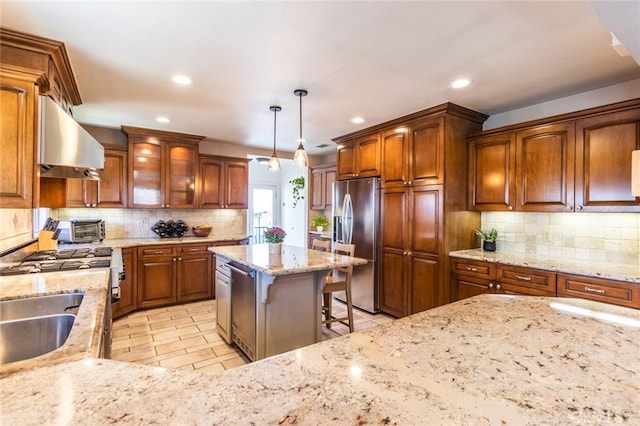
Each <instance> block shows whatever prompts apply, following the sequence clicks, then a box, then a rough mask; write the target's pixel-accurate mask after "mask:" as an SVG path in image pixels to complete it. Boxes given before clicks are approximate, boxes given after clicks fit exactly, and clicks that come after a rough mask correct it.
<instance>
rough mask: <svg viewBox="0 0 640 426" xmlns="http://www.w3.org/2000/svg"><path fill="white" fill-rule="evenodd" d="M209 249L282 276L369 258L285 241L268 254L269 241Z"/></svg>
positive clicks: (241, 262)
mask: <svg viewBox="0 0 640 426" xmlns="http://www.w3.org/2000/svg"><path fill="white" fill-rule="evenodd" d="M209 251H211V252H213V253H216V254H219V255H220V256H223V257H225V258H227V259H230V260H234V261H236V262H238V263H240V264H242V265H245V266H247V267H249V268H251V269H255V270H256V271H260V272H263V273H265V274H268V275H273V276H282V275H292V274H301V273H306V272H315V271H322V270H327V269H335V268H338V267H346V266H349V265H354V266H357V265H364V264H366V263H367V260H366V259H361V258H359V257H349V256H342V255H337V254H333V253H329V252H323V251H318V250H309V249H306V248H303V247H296V246H289V245H286V244H283V245H282V253H281V254H280V255H278V254H269V245H268V244H253V245H248V246H224V247H210V248H209Z"/></svg>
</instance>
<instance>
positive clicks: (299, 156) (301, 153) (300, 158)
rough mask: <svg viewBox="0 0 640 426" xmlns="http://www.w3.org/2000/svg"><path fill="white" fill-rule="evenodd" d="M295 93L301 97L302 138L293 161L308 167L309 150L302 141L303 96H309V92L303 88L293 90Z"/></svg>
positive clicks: (299, 140) (299, 139)
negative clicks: (306, 149)
mask: <svg viewBox="0 0 640 426" xmlns="http://www.w3.org/2000/svg"><path fill="white" fill-rule="evenodd" d="M293 94H294V95H296V96H299V97H300V138H298V149H296V153H295V154H293V162H294V163H295V164H296V165H297V166H300V167H307V165H308V164H309V158H308V157H307V151H305V150H304V146H303V145H302V142H304V139H302V97H303V96H307V94H308V92H307V91H306V90H303V89H296V90H294V91H293Z"/></svg>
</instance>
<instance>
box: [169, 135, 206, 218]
mask: <svg viewBox="0 0 640 426" xmlns="http://www.w3.org/2000/svg"><path fill="white" fill-rule="evenodd" d="M165 151H166V154H165V155H166V159H165V165H166V167H165V173H166V175H165V182H166V187H165V190H166V194H165V200H166V204H165V208H174V209H189V208H195V207H196V169H197V167H198V146H197V145H193V144H181V143H168V144H166V146H165Z"/></svg>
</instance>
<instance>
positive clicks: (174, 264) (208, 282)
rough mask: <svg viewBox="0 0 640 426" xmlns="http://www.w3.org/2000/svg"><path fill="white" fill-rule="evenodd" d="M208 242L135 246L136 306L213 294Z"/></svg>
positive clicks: (174, 301) (186, 299) (160, 304)
mask: <svg viewBox="0 0 640 426" xmlns="http://www.w3.org/2000/svg"><path fill="white" fill-rule="evenodd" d="M208 247H209V244H207V243H204V244H182V245H165V246H147V247H141V248H139V249H138V308H142V309H145V308H151V307H156V306H164V305H170V304H174V303H182V302H191V301H194V300H200V299H207V298H210V297H212V295H213V275H212V274H213V270H212V265H213V256H212V254H211V253H210V252H209V251H208V250H207V248H208Z"/></svg>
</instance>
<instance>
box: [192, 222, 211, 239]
mask: <svg viewBox="0 0 640 426" xmlns="http://www.w3.org/2000/svg"><path fill="white" fill-rule="evenodd" d="M191 230H192V231H193V235H195V236H196V237H206V236H208V235H209V234H210V233H211V225H199V226H194V227H192V228H191Z"/></svg>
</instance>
